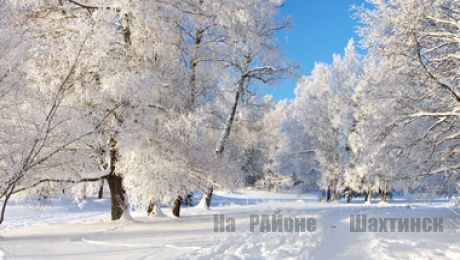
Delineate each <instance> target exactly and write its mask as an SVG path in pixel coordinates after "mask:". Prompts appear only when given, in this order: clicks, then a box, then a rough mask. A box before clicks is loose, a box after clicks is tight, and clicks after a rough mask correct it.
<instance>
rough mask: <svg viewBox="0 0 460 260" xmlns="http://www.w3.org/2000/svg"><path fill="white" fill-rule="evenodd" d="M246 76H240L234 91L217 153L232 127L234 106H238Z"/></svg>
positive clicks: (222, 149) (223, 147)
mask: <svg viewBox="0 0 460 260" xmlns="http://www.w3.org/2000/svg"><path fill="white" fill-rule="evenodd" d="M246 81H247V79H246V77H244V78H242V79H241V80H240V82H239V83H238V89H237V90H236V93H235V99H234V100H233V105H232V110H231V111H230V115H229V116H228V118H227V121H226V122H225V129H224V131H223V132H222V136H221V137H220V140H219V144H218V146H217V148H216V153H217V154H222V153H223V152H224V149H225V142H226V141H227V138H228V136H229V135H230V130H231V129H232V125H233V121H234V120H235V114H236V108H237V107H238V102H239V100H240V95H241V92H243V90H244V87H245V84H246Z"/></svg>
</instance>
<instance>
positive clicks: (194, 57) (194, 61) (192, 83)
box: [188, 29, 203, 111]
mask: <svg viewBox="0 0 460 260" xmlns="http://www.w3.org/2000/svg"><path fill="white" fill-rule="evenodd" d="M202 33H203V31H202V30H201V29H198V30H197V31H196V33H195V39H194V42H193V48H192V53H191V57H190V77H189V88H190V96H189V101H188V107H189V110H190V111H192V110H193V108H194V107H195V99H196V89H197V84H196V74H197V67H198V48H199V46H200V44H201V38H202V37H203V36H202Z"/></svg>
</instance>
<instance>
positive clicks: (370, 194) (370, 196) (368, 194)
mask: <svg viewBox="0 0 460 260" xmlns="http://www.w3.org/2000/svg"><path fill="white" fill-rule="evenodd" d="M366 202H367V203H372V190H371V189H369V190H368V191H367V197H366Z"/></svg>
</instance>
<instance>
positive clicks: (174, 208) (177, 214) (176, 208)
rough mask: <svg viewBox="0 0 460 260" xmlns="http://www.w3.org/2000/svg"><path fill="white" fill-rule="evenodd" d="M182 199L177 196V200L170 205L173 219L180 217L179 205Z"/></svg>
mask: <svg viewBox="0 0 460 260" xmlns="http://www.w3.org/2000/svg"><path fill="white" fill-rule="evenodd" d="M183 200H184V199H183V198H182V196H180V195H179V196H177V198H176V199H175V200H174V201H173V205H172V214H173V215H174V216H175V217H180V205H181V204H182V201H183Z"/></svg>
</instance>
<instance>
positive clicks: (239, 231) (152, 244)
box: [0, 194, 460, 259]
mask: <svg viewBox="0 0 460 260" xmlns="http://www.w3.org/2000/svg"><path fill="white" fill-rule="evenodd" d="M240 196H241V197H237V196H228V197H225V195H222V196H221V197H219V196H217V199H216V202H218V203H221V204H222V205H221V206H215V207H213V209H212V210H204V209H201V208H184V210H183V217H182V218H179V219H177V218H170V217H164V218H151V217H150V218H149V217H145V216H143V213H142V212H134V213H133V216H134V218H135V221H133V222H130V221H118V222H107V221H106V218H107V217H108V209H107V206H108V205H106V203H103V202H101V201H96V202H88V204H87V205H85V207H83V209H82V210H78V209H75V208H74V207H75V205H67V206H65V205H63V204H65V203H63V202H65V201H61V202H56V203H55V204H54V205H52V206H50V207H47V208H43V209H40V211H39V212H37V211H34V210H32V212H31V211H30V207H28V206H24V205H21V204H20V205H13V206H12V207H11V208H10V209H9V210H10V211H9V215H8V217H9V218H8V219H7V225H5V226H3V227H2V228H1V229H0V258H4V259H31V258H34V259H82V258H87V259H94V258H97V259H171V258H172V259H210V258H211V259H212V258H214V259H351V258H354V259H460V242H459V238H460V234H459V233H458V230H456V228H454V226H453V225H448V224H447V223H446V225H445V227H444V230H443V232H442V233H395V232H388V233H371V232H366V233H353V232H350V224H349V216H350V215H351V214H367V215H370V216H379V217H380V216H384V217H388V216H392V217H443V218H445V219H446V221H448V219H455V218H456V217H457V216H456V215H455V212H454V211H452V209H455V210H458V207H451V205H449V204H448V203H446V202H436V203H428V202H423V203H411V204H410V206H407V205H406V204H404V203H394V204H388V205H380V204H373V205H362V204H360V203H354V204H351V205H347V204H343V203H338V204H327V203H321V202H316V201H315V199H312V198H311V197H308V196H304V197H296V196H293V195H291V194H285V195H277V196H278V197H273V198H271V199H269V200H267V199H265V200H263V199H258V198H256V197H254V196H255V195H254V194H241V195H240ZM264 196H266V194H261V196H260V197H264ZM245 197H246V198H245ZM67 202H68V201H67ZM229 204H233V205H229ZM27 209H29V211H26V210H27ZM65 209H67V210H65ZM215 214H223V215H225V217H234V218H235V222H236V231H235V232H214V230H213V216H214V215H215ZM253 214H259V215H262V214H265V215H273V214H279V215H282V216H283V217H297V218H300V217H306V218H315V219H316V220H317V229H316V231H315V232H260V231H259V230H258V229H257V228H256V230H255V232H251V231H250V229H249V222H250V215H253Z"/></svg>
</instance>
